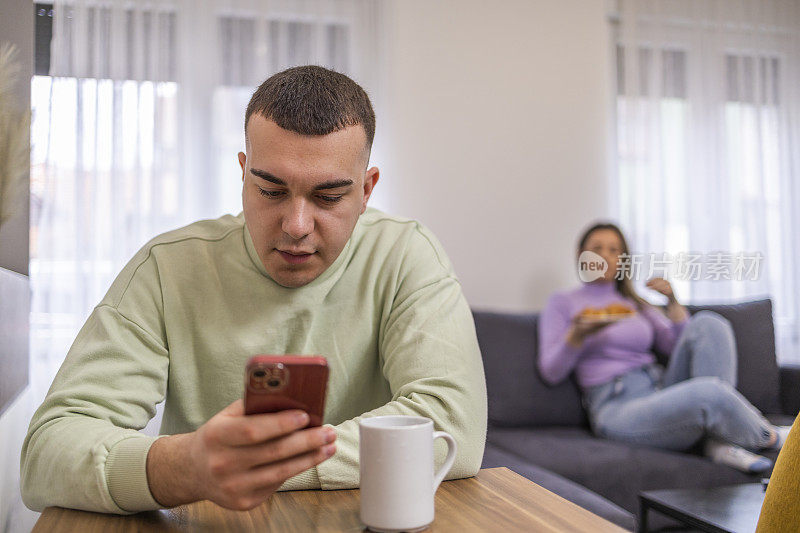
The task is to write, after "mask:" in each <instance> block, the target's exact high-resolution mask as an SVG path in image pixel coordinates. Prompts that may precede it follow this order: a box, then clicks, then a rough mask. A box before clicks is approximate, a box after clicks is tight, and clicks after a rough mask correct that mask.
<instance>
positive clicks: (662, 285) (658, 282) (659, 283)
mask: <svg viewBox="0 0 800 533" xmlns="http://www.w3.org/2000/svg"><path fill="white" fill-rule="evenodd" d="M647 287H648V288H650V289H653V290H654V291H656V292H660V293H661V294H663V295H664V296H666V297H667V298H669V300H670V301H672V300H675V293H674V292H673V291H672V285H671V284H670V282H669V281H667V280H665V279H664V278H652V279H650V280H648V281H647Z"/></svg>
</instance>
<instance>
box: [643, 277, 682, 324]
mask: <svg viewBox="0 0 800 533" xmlns="http://www.w3.org/2000/svg"><path fill="white" fill-rule="evenodd" d="M647 287H648V288H650V289H652V290H654V291H656V292H660V293H661V294H663V295H664V296H666V297H667V317H668V318H669V319H670V320H671V321H673V322H683V321H684V320H686V318H687V317H688V316H689V311H687V310H686V308H685V307H684V306H682V305H681V304H680V303H679V302H678V299H677V298H676V297H675V292H674V291H673V290H672V285H671V284H670V282H669V281H667V280H665V279H664V278H652V279H650V280H648V281H647Z"/></svg>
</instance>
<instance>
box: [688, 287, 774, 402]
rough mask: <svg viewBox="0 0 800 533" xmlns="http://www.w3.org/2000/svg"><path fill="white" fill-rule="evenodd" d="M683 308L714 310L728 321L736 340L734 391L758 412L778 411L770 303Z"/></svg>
mask: <svg viewBox="0 0 800 533" xmlns="http://www.w3.org/2000/svg"><path fill="white" fill-rule="evenodd" d="M687 308H688V309H689V312H690V313H692V314H694V313H697V312H698V311H703V310H708V311H714V312H715V313H719V314H720V315H722V316H723V317H725V318H727V319H728V320H729V321H730V323H731V326H733V333H734V337H735V338H736V351H737V352H738V362H739V363H738V364H739V366H738V383H737V386H736V388H737V389H739V392H741V393H742V394H743V395H744V397H745V398H747V399H748V400H750V403H752V404H753V405H754V406H756V407H757V408H758V409H759V410H760V411H761V412H763V413H780V412H782V410H781V402H780V369H779V368H778V362H777V360H776V358H775V328H774V326H773V322H772V301H771V300H769V299H767V300H757V301H752V302H744V303H739V304H732V305H725V304H721V305H689V306H687Z"/></svg>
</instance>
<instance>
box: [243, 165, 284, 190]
mask: <svg viewBox="0 0 800 533" xmlns="http://www.w3.org/2000/svg"><path fill="white" fill-rule="evenodd" d="M250 172H251V173H252V174H253V175H255V176H258V177H259V178H261V179H265V180H267V181H270V182H272V183H274V184H275V185H284V186H285V185H286V182H285V181H283V180H282V179H280V178H277V177H275V176H273V175H272V174H270V173H269V172H267V171H266V170H260V169H257V168H251V169H250Z"/></svg>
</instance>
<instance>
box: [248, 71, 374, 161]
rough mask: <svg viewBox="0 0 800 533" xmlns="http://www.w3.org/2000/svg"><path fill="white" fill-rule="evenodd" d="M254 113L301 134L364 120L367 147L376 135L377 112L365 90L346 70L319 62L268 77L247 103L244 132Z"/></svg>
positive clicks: (336, 129) (341, 127) (315, 132)
mask: <svg viewBox="0 0 800 533" xmlns="http://www.w3.org/2000/svg"><path fill="white" fill-rule="evenodd" d="M253 113H258V114H259V115H262V116H263V117H264V118H268V119H270V120H272V121H273V122H275V124H277V125H278V126H280V127H281V128H283V129H285V130H289V131H294V132H296V133H300V134H302V135H327V134H329V133H333V132H334V131H338V130H341V129H344V128H346V127H347V126H356V125H358V124H361V126H363V128H364V132H365V133H366V134H367V148H368V149H370V148H371V147H372V140H373V138H374V137H375V112H374V111H373V109H372V104H371V103H370V101H369V96H367V93H366V91H364V89H363V88H361V86H360V85H359V84H357V83H356V82H354V81H353V80H352V79H350V78H348V77H347V76H345V75H344V74H341V73H339V72H336V71H334V70H330V69H327V68H324V67H319V66H316V65H305V66H300V67H292V68H288V69H286V70H284V71H282V72H278V73H277V74H273V75H272V76H270V77H269V78H267V80H266V81H265V82H264V83H262V84H261V85H260V86H259V87H258V89H256V91H255V92H254V93H253V96H252V97H251V98H250V103H248V104H247V112H246V113H245V115H244V129H245V135H247V123H248V122H249V120H250V116H251V115H253Z"/></svg>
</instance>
